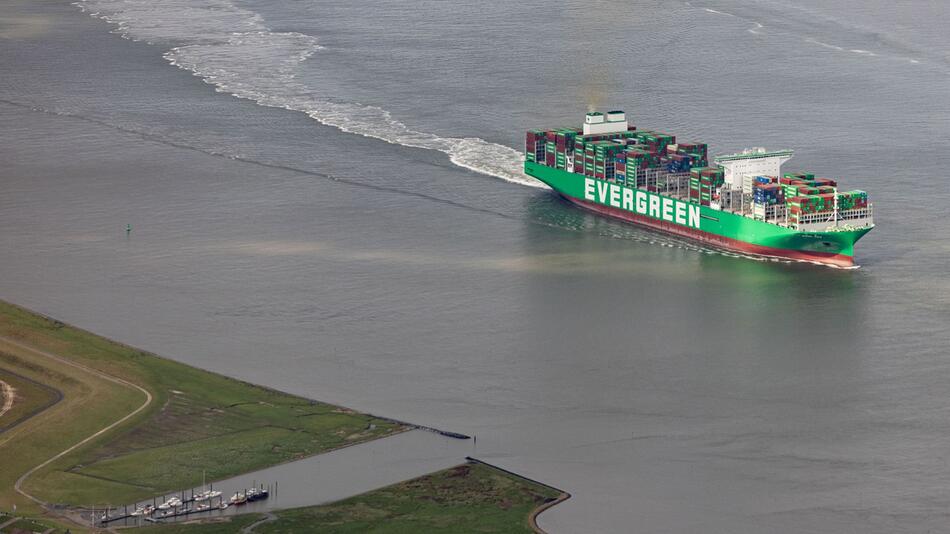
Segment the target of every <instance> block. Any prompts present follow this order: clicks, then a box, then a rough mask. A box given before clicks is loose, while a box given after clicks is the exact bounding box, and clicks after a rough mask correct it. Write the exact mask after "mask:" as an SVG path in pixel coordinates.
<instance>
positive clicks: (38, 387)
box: [0, 367, 59, 432]
mask: <svg viewBox="0 0 950 534" xmlns="http://www.w3.org/2000/svg"><path fill="white" fill-rule="evenodd" d="M0 380H2V381H4V382H6V383H7V384H9V385H10V386H11V387H13V388H14V389H15V391H16V393H15V395H14V399H13V400H14V403H13V407H12V408H11V409H10V411H8V412H7V413H5V414H3V417H0V432H3V431H4V430H6V429H8V428H10V427H12V426H14V425H16V424H17V423H19V422H21V421H22V420H23V419H25V418H27V417H30V416H31V415H33V414H34V413H38V412H39V411H41V410H43V409H44V408H48V407H49V406H50V405H52V404H53V403H55V402H56V401H57V400H58V398H59V395H58V392H57V391H56V390H54V389H51V388H49V387H46V386H44V385H43V384H40V383H37V382H33V381H32V380H27V379H25V378H24V377H22V376H19V375H15V374H13V373H10V372H9V371H5V370H4V369H3V368H2V367H0ZM2 403H3V399H0V404H2Z"/></svg>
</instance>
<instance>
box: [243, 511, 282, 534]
mask: <svg viewBox="0 0 950 534" xmlns="http://www.w3.org/2000/svg"><path fill="white" fill-rule="evenodd" d="M271 521H277V516H276V515H274V514H272V513H270V512H265V513H264V517H262V518H261V519H259V520H257V521H255V522H253V523H251V524H250V525H248V526H246V527H244V528H242V529H241V534H250V533H252V532H254V529H255V528H257V527H259V526H260V525H263V524H264V523H270V522H271Z"/></svg>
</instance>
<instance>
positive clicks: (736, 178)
mask: <svg viewBox="0 0 950 534" xmlns="http://www.w3.org/2000/svg"><path fill="white" fill-rule="evenodd" d="M792 154H793V152H792V151H791V150H774V151H771V152H770V151H768V150H766V149H764V148H750V149H747V150H743V151H742V152H740V153H738V154H729V155H725V156H716V158H715V161H716V164H717V165H721V166H722V168H723V170H724V172H723V178H724V179H725V183H726V185H728V186H729V188H730V189H732V190H734V191H735V190H739V189H741V190H742V192H743V193H745V194H747V195H748V194H751V193H752V182H753V180H755V177H756V176H781V175H782V164H783V163H785V162H786V161H788V160H790V159H792Z"/></svg>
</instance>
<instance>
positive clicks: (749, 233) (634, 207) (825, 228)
mask: <svg viewBox="0 0 950 534" xmlns="http://www.w3.org/2000/svg"><path fill="white" fill-rule="evenodd" d="M791 157H792V151H791V150H772V151H770V150H766V149H764V148H753V149H747V150H745V151H743V152H741V153H739V154H729V155H723V156H716V157H715V158H713V160H712V164H710V162H709V160H708V159H707V145H706V144H705V143H697V142H688V141H682V140H681V141H679V142H677V139H676V137H675V136H673V135H670V134H666V133H662V132H657V131H651V130H637V128H636V127H635V126H633V125H631V124H629V122H628V121H627V118H626V114H625V113H624V112H623V111H609V112H607V113H600V112H596V111H595V112H591V113H588V114H587V116H586V117H585V119H584V124H583V126H582V127H581V128H558V129H553V130H544V129H535V130H529V131H528V132H527V136H526V139H525V164H524V168H525V173H527V174H528V175H530V176H533V177H535V178H537V179H538V180H541V181H542V182H544V183H546V184H547V185H549V186H550V187H551V188H552V189H554V190H555V191H557V192H558V193H560V194H561V195H562V196H564V197H565V198H566V199H568V200H570V201H571V202H573V203H575V204H578V205H580V206H582V207H584V208H587V209H590V210H593V211H595V212H597V213H600V214H603V215H607V216H610V217H614V218H617V219H621V220H624V221H628V222H632V223H636V224H640V225H643V226H647V227H649V228H652V229H655V230H659V231H663V232H668V233H671V234H676V235H678V236H682V237H686V238H690V239H694V240H697V241H700V242H702V243H704V244H707V245H711V246H712V247H715V248H720V249H726V250H730V251H735V252H739V253H743V254H751V255H755V256H765V257H772V258H783V259H790V260H801V261H809V262H815V263H821V264H825V265H833V266H838V267H850V266H853V265H854V244H855V243H856V242H857V241H858V240H859V239H861V237H863V236H864V234H866V233H868V232H869V231H871V229H872V228H874V218H873V213H872V211H873V210H872V208H873V206H872V204H870V203H869V202H868V195H867V193H866V192H864V191H846V192H842V191H839V190H838V183H837V182H836V181H835V180H833V179H830V178H816V177H815V175H814V174H812V173H808V172H794V173H784V174H782V172H781V167H782V164H784V163H785V162H787V161H788V160H789V159H790V158H791Z"/></svg>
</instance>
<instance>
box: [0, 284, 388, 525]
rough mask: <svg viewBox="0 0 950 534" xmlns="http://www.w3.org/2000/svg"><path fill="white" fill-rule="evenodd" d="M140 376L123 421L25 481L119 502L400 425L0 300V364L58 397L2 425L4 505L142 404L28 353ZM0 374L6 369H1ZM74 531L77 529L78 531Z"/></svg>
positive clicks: (92, 501)
mask: <svg viewBox="0 0 950 534" xmlns="http://www.w3.org/2000/svg"><path fill="white" fill-rule="evenodd" d="M4 339H9V340H15V341H17V342H19V343H22V344H26V345H29V346H30V347H33V348H36V349H39V350H42V351H46V352H49V353H52V354H55V355H58V356H60V357H64V358H67V359H68V360H70V361H71V362H77V363H80V364H82V365H85V366H88V367H91V368H94V369H97V370H99V371H102V372H105V373H108V374H109V375H112V376H115V377H119V378H122V379H124V380H127V381H129V382H132V383H134V384H137V385H139V386H141V387H143V388H145V389H146V390H148V391H149V392H150V393H151V394H152V396H153V397H154V400H153V402H152V403H151V405H149V407H148V408H147V409H146V410H144V411H142V412H141V413H139V414H138V416H136V417H134V418H132V419H130V420H129V421H127V422H126V423H125V424H123V425H122V426H120V427H118V428H116V429H114V430H113V431H111V432H109V433H106V434H104V435H102V436H100V437H99V438H97V439H96V440H94V441H93V442H91V443H89V444H88V445H86V446H84V447H82V448H80V449H77V450H76V451H74V452H73V453H71V454H69V455H67V456H65V457H63V458H62V459H60V460H58V461H56V462H54V463H52V464H51V465H49V466H48V467H47V468H44V469H42V470H40V471H38V472H36V473H35V474H34V475H32V476H31V477H30V478H28V479H27V481H26V483H25V484H24V489H26V490H27V491H28V492H29V493H31V494H33V495H35V496H37V497H40V498H42V499H43V500H46V501H48V502H52V503H65V504H69V505H77V506H91V505H100V506H101V505H102V504H105V503H111V504H119V503H128V502H133V501H135V500H138V499H143V498H147V497H150V496H152V495H156V494H161V493H164V492H167V491H172V490H177V489H185V488H189V487H192V486H196V485H199V484H200V483H201V480H202V471H205V472H206V474H207V479H208V480H216V479H221V478H226V477H230V476H233V475H237V474H240V473H244V472H247V471H251V470H254V469H259V468H263V467H266V466H270V465H274V464H277V463H281V462H286V461H290V460H294V459H298V458H303V457H306V456H310V455H313V454H318V453H321V452H326V451H328V450H331V449H335V448H338V447H342V446H346V445H349V444H352V443H358V442H362V441H367V440H370V439H374V438H378V437H382V436H386V435H390V434H392V433H394V432H398V431H400V430H402V429H403V428H404V427H403V425H400V424H398V423H394V422H391V421H386V420H380V419H377V418H374V417H372V416H369V415H365V414H359V413H355V412H352V411H349V410H346V409H343V408H339V407H337V406H332V405H329V404H324V403H318V402H312V401H309V400H307V399H303V398H300V397H296V396H293V395H288V394H285V393H281V392H277V391H273V390H270V389H266V388H262V387H259V386H255V385H252V384H248V383H245V382H241V381H238V380H234V379H230V378H227V377H224V376H221V375H217V374H214V373H210V372H207V371H202V370H200V369H196V368H193V367H189V366H187V365H183V364H180V363H177V362H174V361H171V360H168V359H164V358H160V357H158V356H155V355H152V354H149V353H146V352H143V351H140V350H137V349H134V348H131V347H127V346H124V345H121V344H117V343H114V342H112V341H109V340H107V339H105V338H102V337H99V336H96V335H94V334H91V333H89V332H85V331H82V330H79V329H76V328H73V327H70V326H68V325H64V324H62V323H59V322H56V321H53V320H49V319H46V318H44V317H41V316H38V315H36V314H33V313H30V312H28V311H26V310H23V309H21V308H18V307H16V306H13V305H10V304H7V303H3V302H0V369H6V370H7V371H10V372H13V373H16V374H19V375H22V376H25V377H27V378H29V379H31V380H34V381H36V382H39V383H41V384H44V385H46V386H49V387H51V388H55V389H56V390H59V391H61V392H62V393H63V395H64V397H63V400H62V401H60V402H59V403H57V404H55V405H53V406H51V407H49V408H47V409H46V410H44V411H42V412H41V413H39V414H38V415H36V416H34V417H31V418H30V419H28V420H26V421H24V422H22V423H21V424H19V425H17V426H16V427H14V428H12V429H10V430H8V431H6V432H0V458H2V459H3V469H0V509H4V510H9V509H10V506H11V505H12V504H14V503H15V504H17V505H18V506H19V507H20V510H21V511H23V512H27V513H40V512H41V510H40V509H39V507H37V506H36V505H34V504H33V503H32V502H31V501H28V500H26V499H25V498H23V497H22V496H20V495H18V494H16V493H15V492H14V491H13V483H14V481H15V480H16V479H17V478H18V477H19V476H20V475H21V474H22V473H24V472H26V471H27V470H28V469H30V468H31V467H33V466H36V465H39V464H40V463H41V462H43V461H44V460H46V459H47V458H50V457H52V456H53V455H54V454H56V453H58V452H59V451H62V450H65V449H66V448H67V447H69V446H71V445H73V444H75V443H78V442H79V441H81V440H82V439H83V438H85V437H87V436H89V435H91V434H93V433H94V432H96V431H97V430H99V429H101V428H104V427H106V426H107V425H109V424H111V423H112V422H114V421H117V420H119V419H120V418H121V417H123V416H124V415H126V414H128V413H130V412H132V411H133V410H135V409H136V408H137V407H139V406H141V405H142V403H143V402H144V401H145V396H144V395H143V393H142V392H140V391H137V390H135V389H132V388H131V387H129V386H125V385H122V384H116V383H113V382H109V381H107V380H104V379H102V378H99V377H97V376H95V375H94V374H91V373H89V372H86V371H82V370H79V369H76V368H74V367H70V366H68V365H66V364H64V363H61V362H58V361H56V360H53V359H51V358H48V357H44V356H42V355H40V354H38V353H36V352H34V351H31V350H26V349H23V348H22V347H19V346H17V345H15V344H12V343H9V342H6V341H4ZM4 376H6V375H4ZM74 531H75V529H74Z"/></svg>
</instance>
